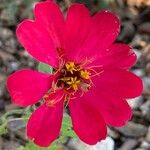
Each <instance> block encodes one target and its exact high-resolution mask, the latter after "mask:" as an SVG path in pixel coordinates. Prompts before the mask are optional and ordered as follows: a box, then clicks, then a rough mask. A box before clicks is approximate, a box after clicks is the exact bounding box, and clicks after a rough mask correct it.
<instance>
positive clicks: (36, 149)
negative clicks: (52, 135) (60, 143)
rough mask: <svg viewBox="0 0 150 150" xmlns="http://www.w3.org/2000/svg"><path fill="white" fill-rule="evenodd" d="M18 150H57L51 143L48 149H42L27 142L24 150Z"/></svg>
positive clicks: (22, 149)
mask: <svg viewBox="0 0 150 150" xmlns="http://www.w3.org/2000/svg"><path fill="white" fill-rule="evenodd" d="M19 150H57V145H56V144H55V143H53V144H52V145H51V146H50V147H48V148H42V147H39V146H37V145H35V144H34V143H32V142H28V143H27V144H26V145H25V147H24V148H21V149H19Z"/></svg>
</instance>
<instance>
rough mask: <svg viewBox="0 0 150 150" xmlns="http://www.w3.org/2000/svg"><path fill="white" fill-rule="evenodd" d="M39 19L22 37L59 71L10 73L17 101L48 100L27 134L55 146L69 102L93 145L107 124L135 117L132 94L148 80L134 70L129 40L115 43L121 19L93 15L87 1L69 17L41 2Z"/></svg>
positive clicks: (80, 131) (78, 128)
mask: <svg viewBox="0 0 150 150" xmlns="http://www.w3.org/2000/svg"><path fill="white" fill-rule="evenodd" d="M34 14H35V20H34V21H33V20H24V21H23V22H22V23H21V24H20V25H19V27H18V29H17V37H18V39H19V41H20V42H21V44H22V45H23V46H24V47H25V48H26V50H27V51H28V52H29V53H30V54H31V55H32V56H33V57H34V58H36V59H37V60H39V61H41V62H44V63H46V64H48V65H50V66H52V67H53V68H55V69H54V74H46V73H40V72H38V71H32V70H21V71H17V72H15V73H14V74H12V75H11V76H10V77H9V78H8V82H7V85H8V90H9V93H10V95H11V97H12V101H13V102H14V103H16V104H18V105H20V106H28V105H32V104H35V103H37V102H38V101H39V100H40V99H42V98H43V101H44V103H43V104H42V105H41V106H40V107H39V108H37V110H36V111H35V112H33V114H32V115H31V117H30V119H29V121H28V124H27V135H28V137H29V138H30V139H32V140H33V141H34V142H35V143H36V144H38V145H40V146H44V147H46V146H48V145H50V144H51V143H52V142H53V141H54V140H55V139H56V138H57V137H58V136H59V132H60V128H61V122H62V117H63V106H64V104H66V105H68V106H69V110H70V114H71V118H72V123H73V129H74V131H75V133H76V134H77V135H78V136H79V138H80V139H81V140H82V141H84V142H85V143H87V144H96V143H97V142H98V141H100V140H102V139H104V138H105V137H106V133H107V129H106V125H111V126H116V127H120V126H123V125H124V124H126V122H127V121H128V120H129V119H130V118H131V114H132V112H131V108H130V107H129V105H128V103H127V101H126V100H127V99H128V98H133V97H136V96H139V95H140V94H141V92H142V81H141V80H140V78H138V77H137V76H136V75H134V74H132V73H131V72H129V69H130V68H131V67H132V66H133V65H134V64H135V61H136V55H135V54H134V52H133V50H132V48H131V47H129V46H128V45H126V44H119V43H116V44H114V43H113V42H114V41H115V40H116V38H117V36H118V34H119V28H120V22H119V19H118V18H117V17H116V16H115V15H113V14H112V13H111V12H108V11H101V12H98V13H97V14H95V15H94V16H90V12H89V11H88V9H87V8H86V7H85V6H84V5H82V4H73V5H71V6H70V8H69V10H68V13H67V17H66V18H65V19H64V17H63V14H62V12H61V11H60V9H59V7H58V6H57V5H56V4H55V3H53V2H51V1H46V2H40V3H37V4H36V6H35V9H34Z"/></svg>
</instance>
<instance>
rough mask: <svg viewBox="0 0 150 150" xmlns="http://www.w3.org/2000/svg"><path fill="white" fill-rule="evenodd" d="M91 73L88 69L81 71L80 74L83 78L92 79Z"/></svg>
mask: <svg viewBox="0 0 150 150" xmlns="http://www.w3.org/2000/svg"><path fill="white" fill-rule="evenodd" d="M90 75H91V73H90V72H89V71H87V70H81V71H80V76H81V77H82V78H83V79H90Z"/></svg>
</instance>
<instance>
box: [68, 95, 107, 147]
mask: <svg viewBox="0 0 150 150" xmlns="http://www.w3.org/2000/svg"><path fill="white" fill-rule="evenodd" d="M69 109H70V112H71V118H72V123H73V128H74V131H75V132H76V134H77V135H78V136H79V138H80V139H81V140H82V141H83V142H85V143H87V144H90V145H94V144H96V143H97V142H99V141H100V140H102V139H105V137H106V134H107V129H106V125H105V122H104V120H103V118H102V117H101V114H100V113H99V112H98V111H97V110H96V109H95V108H94V107H92V105H90V104H89V103H87V101H86V99H85V97H84V96H83V97H81V98H80V97H78V99H73V100H70V103H69Z"/></svg>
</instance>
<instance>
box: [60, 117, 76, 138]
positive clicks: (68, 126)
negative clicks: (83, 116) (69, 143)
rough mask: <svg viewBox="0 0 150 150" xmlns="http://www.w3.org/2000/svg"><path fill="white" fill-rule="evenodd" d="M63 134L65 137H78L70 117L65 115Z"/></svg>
mask: <svg viewBox="0 0 150 150" xmlns="http://www.w3.org/2000/svg"><path fill="white" fill-rule="evenodd" d="M61 133H62V136H63V137H72V138H74V137H77V136H76V134H75V132H74V131H73V130H72V123H71V118H70V116H69V115H66V114H65V115H64V118H63V123H62V128H61Z"/></svg>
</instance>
